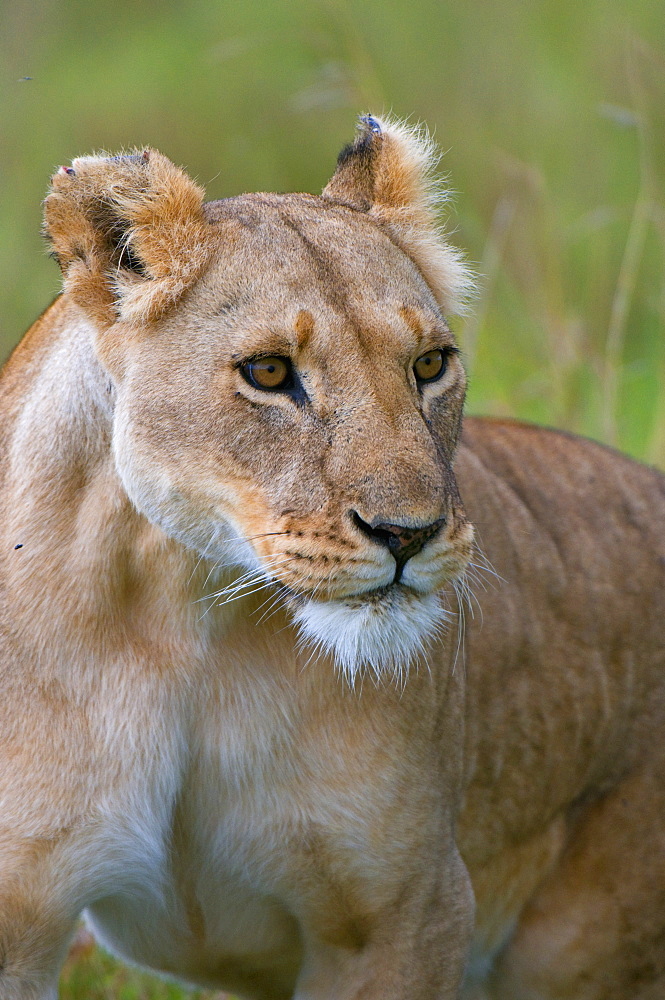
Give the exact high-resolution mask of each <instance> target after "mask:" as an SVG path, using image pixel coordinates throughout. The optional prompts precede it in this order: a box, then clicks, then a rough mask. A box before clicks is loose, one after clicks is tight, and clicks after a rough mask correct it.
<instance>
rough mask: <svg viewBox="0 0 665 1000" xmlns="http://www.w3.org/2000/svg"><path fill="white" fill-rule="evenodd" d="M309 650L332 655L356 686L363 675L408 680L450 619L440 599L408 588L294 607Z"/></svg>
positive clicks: (303, 642)
mask: <svg viewBox="0 0 665 1000" xmlns="http://www.w3.org/2000/svg"><path fill="white" fill-rule="evenodd" d="M293 617H294V620H295V622H296V624H297V625H298V627H299V629H300V637H301V641H302V644H303V645H304V646H310V647H313V654H314V655H316V653H325V654H328V655H330V656H332V657H333V658H334V660H335V663H336V665H337V667H338V669H339V670H340V671H341V672H342V673H343V674H344V676H345V677H346V679H347V680H348V682H349V684H350V685H351V686H353V685H354V683H355V680H356V677H357V676H358V674H359V673H361V672H364V671H366V670H370V671H371V672H372V673H373V674H374V676H375V677H376V678H377V679H378V678H382V677H385V676H386V675H389V677H390V678H391V679H392V680H395V681H398V682H401V681H403V680H404V679H405V677H406V674H407V672H408V670H409V667H410V666H411V665H412V664H413V662H414V661H415V660H416V659H417V658H418V656H420V655H421V654H423V653H425V652H426V650H427V647H428V646H429V644H430V642H431V641H432V639H434V638H435V637H436V636H437V634H438V633H440V632H441V631H442V629H443V627H444V625H445V623H446V621H447V620H448V619H449V618H450V612H448V611H446V609H445V608H444V607H443V605H442V602H441V597H440V596H439V595H437V594H427V595H425V596H422V595H420V594H415V593H414V592H413V591H409V590H406V589H404V588H403V587H399V588H396V587H391V588H390V589H389V590H383V591H380V592H377V593H374V594H367V595H359V596H357V597H348V598H344V599H342V600H332V601H312V600H306V601H305V602H304V603H302V604H300V605H299V606H297V607H295V608H293Z"/></svg>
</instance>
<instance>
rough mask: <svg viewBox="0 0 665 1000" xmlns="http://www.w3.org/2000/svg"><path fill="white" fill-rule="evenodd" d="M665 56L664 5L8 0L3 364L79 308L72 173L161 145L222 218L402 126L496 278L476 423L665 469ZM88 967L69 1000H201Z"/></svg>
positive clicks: (538, 0)
mask: <svg viewBox="0 0 665 1000" xmlns="http://www.w3.org/2000/svg"><path fill="white" fill-rule="evenodd" d="M664 45H665V4H664V3H663V0H613V2H608V0H512V2H511V0H477V2H473V0H466V2H463V0H392V2H391V3H386V2H385V0H326V2H323V0H322V2H316V0H261V2H251V0H245V2H244V3H241V2H239V0H234V2H231V0H187V2H185V0H175V2H168V0H140V2H139V0H95V3H87V2H86V3H83V2H82V0H68V2H66V3H65V2H64V0H40V2H39V3H37V2H25V3H19V4H10V3H9V2H8V0H5V2H4V3H3V4H2V5H1V6H0V72H1V73H2V91H3V96H2V100H1V101H0V154H1V155H0V181H1V183H0V275H1V276H2V281H1V283H0V356H4V355H6V354H7V353H8V352H9V350H10V348H11V347H12V346H13V345H14V344H15V343H16V341H17V340H18V338H19V336H20V335H21V333H22V331H23V330H24V329H25V328H26V327H27V326H28V325H29V323H30V322H31V321H32V320H33V319H34V318H35V317H36V316H37V315H38V314H39V313H40V311H41V310H42V309H43V307H44V306H45V305H46V304H47V303H48V302H49V301H50V299H51V298H52V297H53V296H54V295H55V294H56V293H57V291H58V286H59V274H58V271H57V268H56V266H55V264H54V263H53V262H52V261H50V260H49V259H48V258H47V256H46V255H45V253H44V248H43V245H42V241H41V239H40V236H39V229H40V216H41V209H40V202H41V199H42V197H43V195H44V192H45V188H46V184H47V181H48V177H49V174H50V173H51V171H52V170H53V169H54V168H55V167H57V165H58V164H60V163H66V162H68V161H69V160H70V159H71V158H72V157H73V156H75V155H77V154H80V153H86V152H91V151H93V150H97V149H108V150H112V151H116V150H118V149H119V148H122V147H128V146H133V145H143V144H150V145H153V146H156V147H158V148H160V149H161V150H162V151H163V152H165V153H167V154H168V155H169V156H170V157H171V158H172V159H173V160H175V161H176V162H177V163H180V164H182V165H184V166H186V167H187V168H188V169H189V171H190V172H191V173H192V174H193V175H194V176H195V177H196V178H197V179H198V180H199V181H200V182H202V183H204V184H205V185H206V186H207V189H208V192H209V196H210V197H211V198H217V197H223V196H226V195H231V194H235V193H238V192H241V191H245V190H261V189H263V190H306V191H319V190H320V189H321V188H322V186H323V185H324V184H325V182H326V180H327V179H328V176H329V175H330V173H331V172H332V170H333V167H334V162H335V157H336V154H337V152H338V150H339V149H340V147H341V146H342V145H343V144H344V143H346V142H347V141H348V140H349V139H350V138H351V136H352V133H353V128H354V120H355V116H356V114H357V113H358V112H360V111H363V110H374V111H379V112H380V111H387V110H392V111H393V112H394V113H395V114H397V115H399V116H403V117H409V118H411V119H412V120H421V121H425V122H426V123H427V124H428V125H429V126H430V128H431V129H432V130H433V131H434V132H435V135H436V139H437V140H438V142H439V144H440V145H441V147H442V149H443V150H444V152H445V156H444V159H443V170H444V171H445V172H446V173H447V174H449V175H450V178H451V184H452V186H453V187H454V189H455V191H456V192H457V195H456V198H455V201H454V207H453V210H452V212H451V213H450V215H449V225H450V226H451V228H452V229H454V230H455V232H454V237H453V238H454V241H455V242H456V243H457V244H458V245H459V246H461V247H464V248H465V249H466V251H467V252H468V256H469V259H470V260H471V261H472V262H473V263H474V264H475V266H476V268H477V270H478V271H479V273H480V274H482V280H481V283H480V291H479V295H478V298H477V300H476V303H475V307H474V311H473V312H472V314H471V315H470V316H469V317H468V318H467V319H466V320H464V321H460V320H457V321H456V322H455V323H454V326H455V329H456V331H457V333H458V335H459V337H460V341H461V343H462V346H463V348H464V351H465V354H466V358H467V365H468V368H469V372H470V393H469V406H468V409H469V410H470V411H472V412H485V413H494V414H502V415H516V416H519V417H523V418H527V419H532V420H536V421H539V422H543V423H548V424H554V425H556V426H559V427H565V428H567V429H570V430H574V431H579V432H582V433H585V434H588V435H590V436H592V437H596V438H598V439H600V440H604V441H606V442H608V443H611V444H616V445H618V446H619V447H621V448H624V449H626V450H627V451H629V452H631V453H632V454H634V455H636V456H638V457H641V458H644V459H646V460H648V461H651V462H654V463H656V464H659V465H661V466H665V391H664V389H663V382H664V380H665V337H664V336H663V318H664V314H665V198H664V193H663V192H664V181H665V48H664ZM26 77H29V78H30V79H26ZM76 956H77V957H76V958H75V959H72V960H71V961H70V962H69V963H68V965H67V967H66V970H65V973H64V976H63V987H62V996H63V997H64V998H66V1000H79V998H84V997H85V998H86V1000H97V998H102V997H103V998H112V1000H118V998H122V1000H137V998H144V1000H148V998H166V997H168V998H176V997H180V996H181V994H180V993H179V991H178V990H177V989H176V988H175V987H173V986H162V985H147V984H148V983H153V982H156V981H153V980H148V979H145V978H140V977H137V976H136V974H134V973H129V972H127V971H126V970H123V969H122V968H121V967H119V966H116V965H115V964H112V963H110V961H109V960H108V959H107V958H105V957H104V956H102V955H100V954H99V953H98V952H97V951H94V950H91V949H90V948H89V947H88V949H87V951H86V949H85V948H84V949H83V950H81V949H80V948H79V949H78V951H77V953H76Z"/></svg>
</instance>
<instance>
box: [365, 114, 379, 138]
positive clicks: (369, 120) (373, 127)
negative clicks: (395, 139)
mask: <svg viewBox="0 0 665 1000" xmlns="http://www.w3.org/2000/svg"><path fill="white" fill-rule="evenodd" d="M360 124H361V125H364V126H365V128H366V129H367V130H368V131H369V132H373V133H374V135H381V131H382V130H381V123H380V122H379V121H377V119H376V118H374V117H373V116H372V115H361V116H360Z"/></svg>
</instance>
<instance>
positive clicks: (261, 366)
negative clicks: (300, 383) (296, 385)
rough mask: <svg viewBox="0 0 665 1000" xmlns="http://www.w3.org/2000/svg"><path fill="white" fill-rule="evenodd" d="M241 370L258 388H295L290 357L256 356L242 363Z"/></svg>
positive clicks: (272, 389)
mask: <svg viewBox="0 0 665 1000" xmlns="http://www.w3.org/2000/svg"><path fill="white" fill-rule="evenodd" d="M240 371H241V372H242V374H243V375H244V376H245V378H246V379H247V381H248V382H249V384H250V385H253V386H254V387H255V388H256V389H265V390H266V391H267V392H279V391H283V390H286V389H291V388H293V368H292V367H291V362H290V361H289V359H288V358H280V357H278V356H277V355H275V356H272V355H270V356H269V357H265V358H255V359H254V360H253V361H246V362H245V364H244V365H241V366H240Z"/></svg>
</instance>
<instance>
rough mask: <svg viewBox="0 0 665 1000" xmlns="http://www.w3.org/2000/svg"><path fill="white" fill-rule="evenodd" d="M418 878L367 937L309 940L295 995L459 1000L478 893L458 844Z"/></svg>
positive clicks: (315, 999)
mask: <svg viewBox="0 0 665 1000" xmlns="http://www.w3.org/2000/svg"><path fill="white" fill-rule="evenodd" d="M435 869H436V863H434V864H433V865H432V867H431V868H430V870H429V871H428V872H427V873H423V874H422V876H416V877H413V878H412V879H411V880H410V881H409V882H408V883H406V882H405V884H404V885H403V891H402V893H401V894H400V896H399V897H398V898H397V899H396V900H395V901H394V903H393V904H392V906H390V907H388V908H387V909H386V911H385V912H383V913H382V914H380V915H378V916H377V917H376V918H375V919H374V920H373V921H371V924H370V925H369V927H368V928H367V936H366V938H365V939H363V934H362V930H361V928H360V927H359V931H360V934H359V939H358V942H357V943H356V945H355V946H354V945H353V944H352V943H351V942H345V943H344V944H343V945H342V944H340V945H336V944H335V943H331V942H329V941H326V940H325V939H324V937H323V935H322V934H319V935H317V936H316V937H312V938H310V939H309V940H308V941H307V942H306V944H305V961H304V964H303V971H302V974H301V976H300V979H299V981H298V987H297V989H296V992H295V994H294V1000H433V998H434V997H436V998H437V1000H456V998H457V997H459V995H460V990H461V984H462V981H463V978H464V970H465V965H466V960H467V955H468V948H469V943H470V939H471V934H472V927H473V910H474V904H473V893H472V889H471V884H470V880H469V877H468V874H467V871H466V868H465V867H464V865H463V863H462V861H461V859H460V857H459V855H458V853H457V851H456V849H455V848H454V847H451V848H450V854H449V856H448V857H447V858H446V861H445V871H443V872H437V871H436V870H435Z"/></svg>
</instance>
